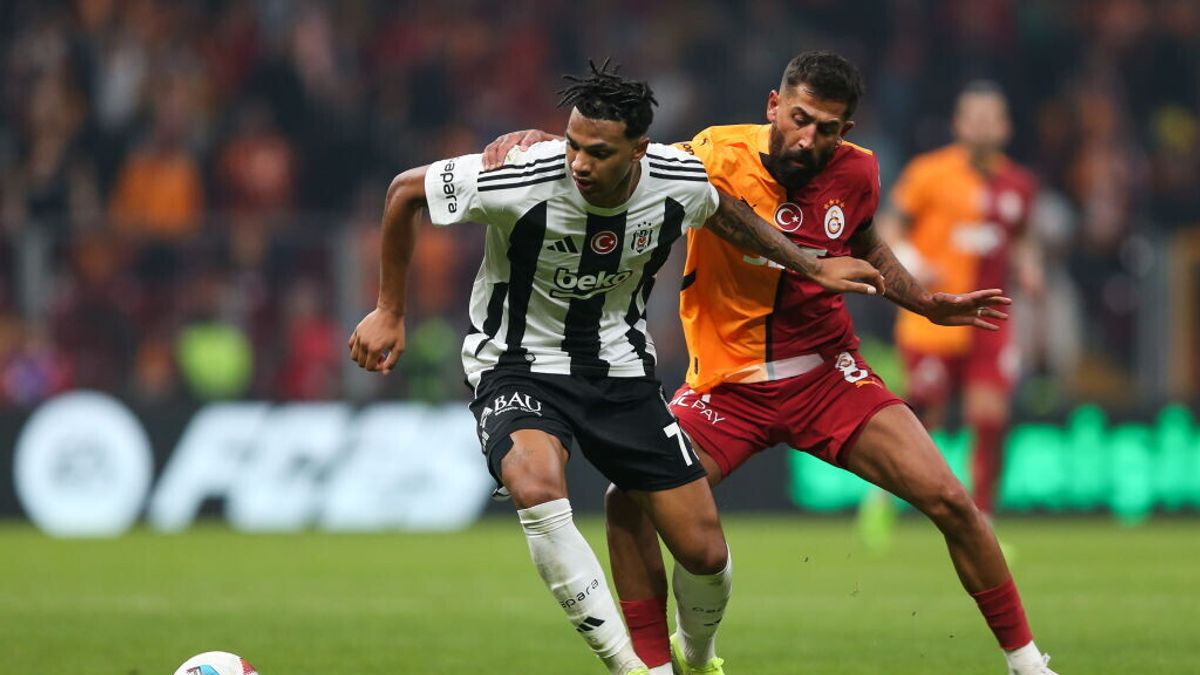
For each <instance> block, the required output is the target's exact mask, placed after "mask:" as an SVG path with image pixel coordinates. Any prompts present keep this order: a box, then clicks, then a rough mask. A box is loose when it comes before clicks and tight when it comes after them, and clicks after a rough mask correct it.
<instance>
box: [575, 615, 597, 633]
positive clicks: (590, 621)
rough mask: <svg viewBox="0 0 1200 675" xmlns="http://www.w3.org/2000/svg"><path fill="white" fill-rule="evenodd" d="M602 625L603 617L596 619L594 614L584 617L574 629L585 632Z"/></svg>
mask: <svg viewBox="0 0 1200 675" xmlns="http://www.w3.org/2000/svg"><path fill="white" fill-rule="evenodd" d="M603 625H604V620H603V619H597V618H596V617H594V616H589V617H587V618H586V619H584V620H583V621H582V622H581V623H580V624H579V625H578V626H576V627H575V630H576V631H578V632H580V633H587V632H590V631H593V630H596V629H597V628H599V627H600V626H603Z"/></svg>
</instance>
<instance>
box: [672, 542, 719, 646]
mask: <svg viewBox="0 0 1200 675" xmlns="http://www.w3.org/2000/svg"><path fill="white" fill-rule="evenodd" d="M671 585H672V586H674V590H675V625H676V627H677V630H678V633H679V646H680V647H682V648H683V656H684V658H685V659H687V662H688V663H690V664H691V665H693V666H703V665H705V664H707V663H708V662H709V661H711V660H712V659H713V658H714V657H716V655H717V648H716V637H717V628H718V627H719V625H720V623H721V619H722V618H724V616H725V605H726V604H727V603H728V602H729V595H730V592H731V590H732V587H733V558H732V557H730V558H729V561H728V562H727V563H725V569H723V570H721V571H720V572H717V573H716V574H706V575H696V574H692V573H691V572H688V571H687V570H685V569H684V568H683V565H680V564H679V563H678V562H677V563H675V572H674V574H673V575H672V584H671Z"/></svg>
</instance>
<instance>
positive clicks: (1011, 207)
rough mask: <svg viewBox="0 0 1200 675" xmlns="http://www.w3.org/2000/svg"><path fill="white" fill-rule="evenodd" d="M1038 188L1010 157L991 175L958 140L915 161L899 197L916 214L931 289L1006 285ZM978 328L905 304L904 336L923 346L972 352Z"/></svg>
mask: <svg viewBox="0 0 1200 675" xmlns="http://www.w3.org/2000/svg"><path fill="white" fill-rule="evenodd" d="M1036 191H1037V187H1036V182H1035V180H1034V178H1033V176H1032V175H1031V174H1030V173H1029V172H1027V171H1025V170H1024V169H1022V168H1021V167H1019V166H1017V164H1016V163H1014V162H1012V161H1011V160H1009V159H1008V158H1005V157H999V158H997V160H996V162H995V166H993V167H990V171H989V173H987V174H984V173H982V172H980V171H979V170H978V169H977V168H975V167H974V166H973V165H972V164H971V159H970V156H969V155H968V153H967V151H966V149H964V148H962V147H961V146H958V145H950V146H947V147H944V148H941V149H938V150H934V151H932V152H928V153H925V154H923V155H918V156H917V157H916V158H914V159H913V160H912V161H911V162H909V164H908V166H907V167H905V169H904V171H903V172H901V174H900V177H899V179H898V180H897V181H896V185H895V187H893V189H892V195H891V199H892V202H893V204H894V205H895V207H896V208H897V209H899V210H900V211H901V212H902V213H903V214H904V215H905V216H907V217H908V219H909V221H910V227H909V232H908V239H909V241H910V242H911V243H912V245H913V246H914V247H915V248H916V249H917V252H919V253H920V254H921V256H922V258H923V259H924V263H925V264H926V265H927V266H929V267H930V268H931V272H932V274H933V275H934V278H935V283H933V284H932V285H931V288H930V289H929V290H931V291H945V292H947V293H966V292H968V291H973V290H977V289H984V288H1003V287H1004V286H1006V285H1007V280H1008V260H1009V255H1008V252H1009V244H1010V242H1011V241H1012V240H1013V239H1014V238H1016V237H1018V236H1020V234H1021V233H1022V231H1023V230H1024V228H1025V222H1026V220H1027V219H1028V215H1029V211H1030V208H1031V207H1032V202H1033V197H1034V194H1035V193H1036ZM972 333H973V331H969V330H963V329H961V328H956V327H949V326H938V325H935V324H932V323H930V322H929V321H928V320H927V319H925V317H922V316H919V315H917V314H913V313H911V312H907V311H904V310H901V312H900V314H899V316H898V317H897V318H896V342H897V343H898V344H899V345H900V346H901V347H905V348H908V349H913V350H917V351H920V352H927V353H934V354H944V355H954V354H962V353H965V352H966V351H967V350H968V349H969V348H970V344H971V339H972Z"/></svg>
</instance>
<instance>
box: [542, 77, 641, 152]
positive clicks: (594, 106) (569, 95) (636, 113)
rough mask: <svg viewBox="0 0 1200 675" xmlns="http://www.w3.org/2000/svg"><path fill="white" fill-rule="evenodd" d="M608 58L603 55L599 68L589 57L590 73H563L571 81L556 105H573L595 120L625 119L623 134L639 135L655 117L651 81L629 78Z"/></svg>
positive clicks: (629, 135)
mask: <svg viewBox="0 0 1200 675" xmlns="http://www.w3.org/2000/svg"><path fill="white" fill-rule="evenodd" d="M609 61H610V59H604V63H603V64H601V65H600V67H599V68H597V67H596V64H595V62H594V61H592V60H591V59H588V66H589V67H590V68H591V71H592V73H591V74H590V75H583V76H580V75H563V79H564V80H566V81H568V82H570V83H571V84H569V85H567V86H566V87H564V88H563V89H560V90H559V91H558V92H556V93H558V94H560V95H561V96H562V98H561V99H559V101H558V106H559V107H560V108H561V107H563V106H575V107H576V108H578V109H579V112H580V113H582V114H583V116H584V117H587V118H589V119H594V120H613V121H616V122H624V123H625V137H626V138H640V137H641V136H644V135H645V133H646V130H648V129H649V128H650V123H651V122H653V121H654V108H653V107H652V106H656V105H658V101H656V100H654V92H652V91H650V84H649V83H647V82H640V81H637V80H628V79H625V78H624V77H621V76H619V75H617V71H618V70H619V69H620V66H618V65H613V66H612V68H611V69H610V68H609Z"/></svg>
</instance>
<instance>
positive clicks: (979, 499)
mask: <svg viewBox="0 0 1200 675" xmlns="http://www.w3.org/2000/svg"><path fill="white" fill-rule="evenodd" d="M1003 442H1004V427H1003V426H1002V425H1000V424H997V423H995V422H984V423H982V424H977V425H975V450H974V452H973V453H972V454H971V482H972V486H973V491H974V493H975V505H976V506H978V507H979V510H980V511H983V512H984V513H986V514H988V515H991V514H992V512H993V511H994V510H995V507H996V486H997V485H999V483H1000V468H1001V466H1002V464H1001V459H1002V456H1001V453H1003V451H1004V448H1003V446H1002V444H1003Z"/></svg>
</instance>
